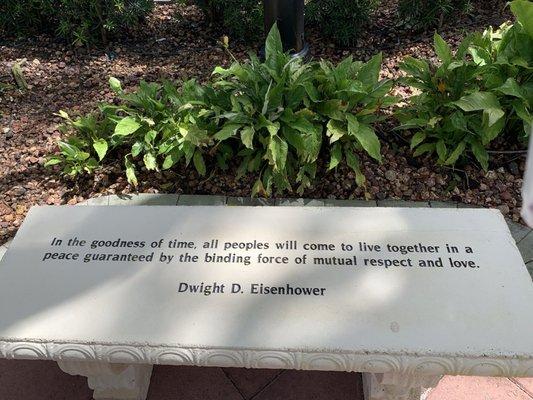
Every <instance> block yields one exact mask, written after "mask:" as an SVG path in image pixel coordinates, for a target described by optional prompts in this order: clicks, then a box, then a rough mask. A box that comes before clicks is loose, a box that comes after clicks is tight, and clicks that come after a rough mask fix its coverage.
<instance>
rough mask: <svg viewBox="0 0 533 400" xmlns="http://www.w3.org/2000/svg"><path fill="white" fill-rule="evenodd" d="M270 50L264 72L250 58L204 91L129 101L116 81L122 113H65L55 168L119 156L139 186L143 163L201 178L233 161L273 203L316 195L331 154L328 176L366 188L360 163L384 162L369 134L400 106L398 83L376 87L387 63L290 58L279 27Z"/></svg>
mask: <svg viewBox="0 0 533 400" xmlns="http://www.w3.org/2000/svg"><path fill="white" fill-rule="evenodd" d="M265 48H266V51H265V53H266V60H265V62H261V61H259V59H258V58H257V57H256V56H255V55H251V59H250V61H248V62H245V63H239V62H235V63H234V64H232V65H231V66H230V67H229V68H228V69H224V68H221V67H217V68H216V69H215V70H214V72H213V79H212V81H211V82H209V83H207V84H203V85H201V84H198V83H197V82H195V81H188V82H186V83H184V84H183V85H181V86H180V87H176V86H174V85H172V84H170V83H168V82H166V83H163V84H157V83H151V84H148V83H142V84H141V86H140V88H139V90H138V91H137V92H135V93H133V94H125V93H123V91H122V89H121V87H120V83H119V82H118V81H117V80H116V79H114V78H112V79H111V80H110V83H111V86H112V89H113V90H114V91H115V92H116V93H117V94H118V95H119V96H120V99H121V103H120V105H118V106H116V105H113V104H103V105H101V106H100V108H99V112H98V113H96V114H94V115H88V116H85V117H81V118H78V119H76V120H72V119H70V117H69V116H68V115H67V114H66V113H64V112H61V113H60V115H62V116H63V118H65V119H66V126H65V127H64V128H63V129H64V133H65V135H66V136H67V137H66V139H65V140H62V141H60V143H59V146H60V153H59V154H57V155H55V156H52V157H50V159H49V161H48V165H54V164H62V165H63V172H64V173H65V174H69V175H76V174H78V173H82V172H92V171H93V170H94V168H96V166H97V165H98V163H99V162H100V161H102V160H103V159H104V158H105V157H108V156H109V155H110V154H111V153H113V152H115V151H116V150H122V153H127V154H126V155H125V167H126V174H127V176H128V180H129V181H130V183H132V184H133V185H135V184H136V174H135V163H136V162H138V161H140V160H142V162H143V163H144V165H145V166H146V168H147V169H149V170H159V169H169V168H172V167H173V166H174V165H176V164H177V163H180V162H183V163H185V164H186V165H188V164H189V163H191V162H192V163H193V165H194V167H195V168H196V170H197V171H198V173H200V174H201V175H204V174H206V172H207V165H206V164H208V163H206V156H207V157H215V158H216V161H217V163H218V165H219V167H221V168H223V169H225V168H227V167H228V162H229V160H236V161H237V162H238V163H239V167H238V175H239V176H242V175H244V174H247V173H254V174H256V175H257V176H258V179H257V181H256V182H255V184H254V187H253V188H252V192H253V194H263V195H270V194H271V193H272V192H273V191H278V192H281V191H284V190H292V188H293V186H297V190H298V192H300V193H301V192H302V191H303V190H304V189H305V188H307V187H309V186H310V185H311V184H312V182H313V179H314V178H315V174H316V169H317V160H318V157H319V154H320V153H321V152H323V153H329V157H330V164H329V168H330V169H333V168H335V167H336V166H337V165H338V164H339V163H340V162H342V161H343V160H345V161H346V163H347V164H348V165H349V166H350V167H351V168H352V169H353V170H354V171H355V173H356V181H357V183H358V184H359V185H361V184H363V183H364V176H363V175H362V173H361V170H360V167H359V159H358V154H361V153H367V154H369V155H370V156H371V157H373V158H374V159H376V160H378V161H379V160H380V159H381V155H380V142H379V140H378V138H377V136H376V134H375V133H374V130H373V128H372V124H373V123H374V122H375V121H377V120H378V119H379V118H380V117H379V116H378V115H377V113H378V111H379V110H380V108H381V107H382V106H388V105H390V104H392V103H393V102H394V100H395V99H394V98H392V97H389V96H388V92H389V91H390V89H391V87H392V82H391V81H379V79H378V76H379V71H380V67H381V55H378V56H376V57H374V58H373V59H372V60H370V61H369V62H368V63H366V64H365V63H362V62H354V61H352V60H351V59H346V60H344V61H343V62H341V63H340V64H339V65H337V66H334V65H332V64H331V63H328V62H324V61H322V62H309V63H307V62H304V61H303V60H301V59H298V58H291V57H290V56H289V55H288V54H286V53H283V51H282V44H281V39H280V36H279V32H278V30H277V28H276V27H274V28H273V29H272V31H271V33H270V34H269V36H268V38H267V41H266V46H265ZM118 153H120V152H118ZM115 154H117V152H115Z"/></svg>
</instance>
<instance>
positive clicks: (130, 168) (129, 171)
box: [125, 157, 138, 186]
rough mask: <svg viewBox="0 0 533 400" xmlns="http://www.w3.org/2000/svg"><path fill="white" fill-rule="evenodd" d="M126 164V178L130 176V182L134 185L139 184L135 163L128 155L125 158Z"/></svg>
mask: <svg viewBox="0 0 533 400" xmlns="http://www.w3.org/2000/svg"><path fill="white" fill-rule="evenodd" d="M125 164H126V178H128V182H129V183H130V184H131V185H133V186H137V185H138V182H137V175H135V166H134V165H133V163H132V162H131V161H130V159H129V158H128V157H126V159H125Z"/></svg>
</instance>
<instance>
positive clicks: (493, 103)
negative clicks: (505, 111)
mask: <svg viewBox="0 0 533 400" xmlns="http://www.w3.org/2000/svg"><path fill="white" fill-rule="evenodd" d="M453 104H455V105H457V106H458V107H459V108H461V109H462V110H463V111H479V110H485V109H487V108H500V103H499V102H498V98H497V97H496V96H495V95H494V94H493V93H489V92H475V93H472V94H469V95H467V96H463V97H461V98H460V99H459V100H457V101H455V102H453Z"/></svg>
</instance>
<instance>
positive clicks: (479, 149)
mask: <svg viewBox="0 0 533 400" xmlns="http://www.w3.org/2000/svg"><path fill="white" fill-rule="evenodd" d="M471 148H472V153H473V154H474V157H476V160H477V161H478V162H479V164H480V165H481V166H482V167H483V169H484V170H485V171H486V170H488V169H489V154H488V153H487V150H486V149H485V147H484V146H483V145H482V144H481V143H480V142H479V141H477V140H476V141H473V142H472V143H471Z"/></svg>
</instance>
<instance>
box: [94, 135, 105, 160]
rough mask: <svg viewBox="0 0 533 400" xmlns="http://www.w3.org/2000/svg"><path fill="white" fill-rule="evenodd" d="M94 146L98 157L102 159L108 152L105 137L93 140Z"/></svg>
mask: <svg viewBox="0 0 533 400" xmlns="http://www.w3.org/2000/svg"><path fill="white" fill-rule="evenodd" d="M93 148H94V150H95V151H96V154H98V159H99V160H100V161H102V160H103V159H104V157H105V155H106V154H107V149H108V145H107V142H106V140H105V139H98V140H96V141H94V142H93Z"/></svg>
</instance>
